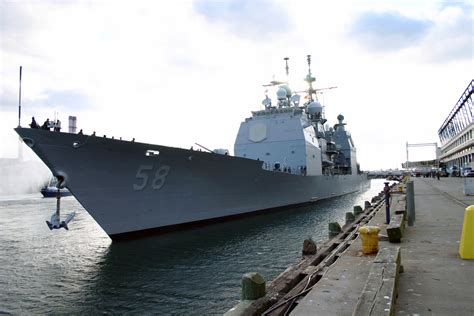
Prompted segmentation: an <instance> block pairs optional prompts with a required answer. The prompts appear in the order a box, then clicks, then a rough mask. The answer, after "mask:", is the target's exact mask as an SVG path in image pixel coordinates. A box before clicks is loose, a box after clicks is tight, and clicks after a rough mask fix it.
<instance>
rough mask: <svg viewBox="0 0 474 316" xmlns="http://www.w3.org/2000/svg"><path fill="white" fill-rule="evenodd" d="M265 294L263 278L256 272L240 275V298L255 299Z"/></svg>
mask: <svg viewBox="0 0 474 316" xmlns="http://www.w3.org/2000/svg"><path fill="white" fill-rule="evenodd" d="M263 296H265V279H264V278H263V277H262V275H261V274H260V273H258V272H249V273H245V274H244V275H243V276H242V300H256V299H259V298H261V297H263Z"/></svg>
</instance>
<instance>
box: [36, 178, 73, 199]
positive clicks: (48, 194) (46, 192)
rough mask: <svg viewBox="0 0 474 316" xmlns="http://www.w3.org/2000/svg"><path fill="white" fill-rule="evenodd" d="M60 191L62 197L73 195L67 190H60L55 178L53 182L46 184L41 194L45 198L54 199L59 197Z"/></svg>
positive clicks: (52, 179)
mask: <svg viewBox="0 0 474 316" xmlns="http://www.w3.org/2000/svg"><path fill="white" fill-rule="evenodd" d="M58 190H59V194H60V196H61V197H64V196H70V195H72V194H71V192H69V190H68V189H67V188H58V180H57V179H56V178H55V177H53V178H51V180H50V181H49V182H48V183H47V184H45V185H44V186H43V187H42V188H41V190H40V192H41V194H42V195H43V197H45V198H52V197H57V196H58Z"/></svg>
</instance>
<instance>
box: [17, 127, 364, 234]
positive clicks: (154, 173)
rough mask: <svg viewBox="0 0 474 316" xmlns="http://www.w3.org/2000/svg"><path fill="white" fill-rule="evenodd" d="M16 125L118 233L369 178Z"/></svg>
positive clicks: (313, 196) (270, 205)
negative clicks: (308, 172) (278, 168)
mask: <svg viewBox="0 0 474 316" xmlns="http://www.w3.org/2000/svg"><path fill="white" fill-rule="evenodd" d="M15 130H16V132H17V133H18V134H19V135H20V136H21V137H22V138H23V140H24V141H25V143H26V144H27V145H28V146H30V147H31V149H32V150H33V151H34V152H35V153H36V154H37V155H38V156H39V157H40V159H41V160H42V161H43V162H44V163H45V164H46V165H47V166H48V167H49V168H50V169H51V171H52V172H53V174H54V175H55V176H58V175H59V176H62V177H64V179H65V186H66V187H67V188H68V189H69V191H70V192H71V193H72V194H73V195H74V196H75V197H76V199H77V200H78V201H79V202H80V203H81V205H82V206H83V207H84V208H85V209H86V210H87V211H88V212H89V213H90V214H91V216H92V217H93V218H94V219H95V220H96V222H97V223H98V224H99V225H100V226H101V227H102V228H103V229H104V231H105V232H106V233H107V234H108V235H109V236H110V237H111V238H112V239H119V238H123V237H124V236H127V235H136V234H138V233H140V232H154V231H165V230H169V229H172V228H176V227H180V226H181V227H182V226H189V225H193V224H198V223H205V222H209V221H216V220H219V219H222V218H234V217H237V216H241V215H245V214H249V213H252V212H264V211H268V210H271V209H275V208H281V207H287V206H291V205H299V204H305V203H310V202H315V201H318V200H322V199H327V198H332V197H336V196H340V195H344V194H348V193H352V192H356V191H359V190H361V189H363V188H364V186H366V185H367V184H368V181H367V177H366V175H338V176H336V175H333V176H302V175H296V174H289V173H283V172H273V171H268V170H263V169H262V162H261V161H257V160H252V159H246V158H240V157H233V156H227V155H220V154H214V153H207V152H201V151H192V150H185V149H180V148H173V147H166V146H160V145H151V144H145V143H137V142H128V141H121V140H114V139H109V138H102V137H93V136H87V135H77V134H69V133H58V132H50V131H45V130H39V129H28V128H16V129H15Z"/></svg>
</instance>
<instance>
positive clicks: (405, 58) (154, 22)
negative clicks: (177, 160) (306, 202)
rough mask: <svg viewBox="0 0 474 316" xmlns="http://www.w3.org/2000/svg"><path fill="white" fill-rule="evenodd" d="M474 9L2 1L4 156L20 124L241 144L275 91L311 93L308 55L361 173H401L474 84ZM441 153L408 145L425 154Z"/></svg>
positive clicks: (154, 139)
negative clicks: (270, 85) (242, 132)
mask: <svg viewBox="0 0 474 316" xmlns="http://www.w3.org/2000/svg"><path fill="white" fill-rule="evenodd" d="M470 3H472V2H468V1H466V2H463V1H432V0H427V1H423V0H417V1H400V0H394V1H388V0H386V1H267V0H241V1H238V0H233V1H223V0H222V1H218V0H214V1H209V0H204V1H184V0H178V1H58V0H56V1H39V0H38V1H6V0H0V27H1V29H0V139H1V144H0V158H4V157H14V156H15V155H16V152H17V137H16V136H15V135H16V134H15V133H14V132H13V128H14V127H16V125H17V124H18V112H17V111H18V110H17V107H18V71H19V66H20V65H22V66H23V80H22V110H23V111H22V125H23V126H26V125H27V124H28V123H29V122H30V120H31V116H33V115H34V116H35V117H36V118H37V120H38V121H39V123H42V122H43V121H44V120H45V119H46V118H49V119H53V118H54V116H55V113H59V118H60V119H61V121H62V122H63V126H64V127H66V126H67V117H68V116H69V115H76V116H77V117H78V127H79V128H82V129H83V130H84V132H85V133H87V134H89V133H92V132H93V131H96V132H97V134H98V135H104V134H106V135H107V136H115V137H123V138H125V139H131V138H133V137H135V138H136V140H137V141H140V142H150V143H156V144H162V145H168V146H175V147H183V148H189V147H191V146H192V145H193V144H194V143H195V142H198V143H200V144H203V145H205V146H206V147H209V148H229V149H231V151H232V152H233V144H234V141H235V137H236V135H237V131H238V128H239V125H240V122H241V121H243V120H244V118H246V117H249V116H250V114H251V113H250V112H251V111H252V110H258V109H261V108H262V106H261V101H262V99H263V98H264V88H263V87H262V84H265V83H267V82H269V81H270V80H272V78H276V79H279V78H282V79H284V76H283V75H284V62H283V58H284V57H289V58H290V61H289V64H290V84H291V86H292V88H293V89H296V90H298V89H303V88H305V85H304V82H303V81H302V79H303V78H304V76H305V75H306V55H307V54H311V55H312V56H313V65H312V69H313V73H314V75H315V76H316V78H317V82H316V84H317V86H318V87H327V86H337V87H338V88H337V89H333V90H329V91H326V92H325V93H324V94H323V95H322V96H320V100H321V101H322V102H323V105H324V106H325V111H326V117H327V119H328V121H329V123H330V124H331V125H332V124H334V123H335V122H336V117H337V115H338V114H343V115H344V116H345V118H346V122H347V124H348V125H347V128H348V129H349V130H350V132H351V133H352V136H353V138H354V141H355V145H356V147H357V154H358V160H359V162H360V163H361V166H362V169H364V170H374V169H379V168H400V167H401V166H400V164H401V162H402V161H405V159H406V151H405V143H406V142H407V141H408V142H409V143H428V142H429V143H432V142H439V139H438V135H437V131H438V129H439V127H440V126H441V124H442V123H443V121H444V119H445V118H446V116H447V115H448V113H449V112H450V110H451V109H452V107H453V106H454V105H455V103H456V101H457V100H458V98H459V97H460V96H461V94H462V92H463V91H464V89H465V88H466V86H467V85H468V83H469V82H470V81H471V79H473V74H474V71H473V70H474V67H473V49H474V48H473V47H474V39H473V27H474V26H473V19H472V16H473V9H472V5H470ZM434 152H435V151H434V149H433V148H427V149H425V150H417V151H415V150H414V149H412V150H410V156H411V157H413V160H415V159H417V158H419V159H428V158H434V155H435V154H434Z"/></svg>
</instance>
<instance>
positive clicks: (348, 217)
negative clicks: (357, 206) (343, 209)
mask: <svg viewBox="0 0 474 316" xmlns="http://www.w3.org/2000/svg"><path fill="white" fill-rule="evenodd" d="M354 221H355V216H354V213H352V212H347V213H346V225H348V224H350V223H353V222H354Z"/></svg>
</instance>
